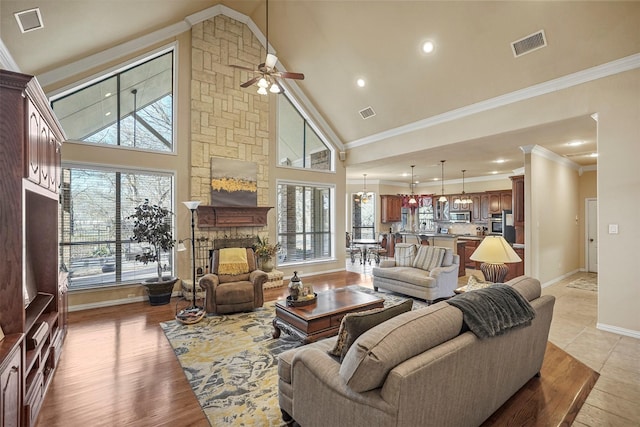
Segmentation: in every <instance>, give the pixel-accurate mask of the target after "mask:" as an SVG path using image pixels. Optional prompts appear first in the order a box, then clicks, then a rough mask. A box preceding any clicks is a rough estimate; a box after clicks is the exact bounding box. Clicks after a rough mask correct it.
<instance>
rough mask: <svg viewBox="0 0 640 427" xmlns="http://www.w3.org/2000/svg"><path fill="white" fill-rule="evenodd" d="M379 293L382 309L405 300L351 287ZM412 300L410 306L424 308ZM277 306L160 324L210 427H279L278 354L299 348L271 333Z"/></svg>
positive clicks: (296, 343) (272, 303) (290, 341)
mask: <svg viewBox="0 0 640 427" xmlns="http://www.w3.org/2000/svg"><path fill="white" fill-rule="evenodd" d="M350 288H354V289H357V290H359V291H362V292H366V293H369V294H376V295H380V296H381V297H382V298H384V299H385V306H388V305H393V304H397V303H399V302H402V301H404V300H405V299H407V297H403V296H399V295H397V294H392V293H387V292H379V293H376V292H374V291H373V290H372V289H368V288H364V287H361V286H350ZM426 306H427V304H426V303H425V302H424V301H420V300H414V304H413V308H414V310H415V309H417V308H422V307H426ZM274 313H275V302H273V301H272V302H268V303H265V305H264V307H262V308H259V309H256V310H254V311H252V312H250V313H238V314H230V315H222V316H209V317H206V318H204V319H203V320H202V321H201V322H200V323H197V324H195V325H183V324H181V323H178V322H176V321H169V322H163V323H160V327H161V328H162V330H163V331H164V333H165V335H166V336H167V339H168V340H169V342H170V343H171V346H172V347H173V350H174V352H175V353H176V356H177V357H178V361H179V362H180V365H182V368H183V370H184V373H185V375H186V376H187V379H188V380H189V383H190V384H191V387H192V388H193V391H194V393H195V395H196V397H197V398H198V401H199V402H200V406H202V409H203V411H204V413H205V415H206V416H207V418H208V420H209V423H210V424H211V425H212V426H223V425H233V426H258V425H259V426H280V425H283V423H282V419H281V414H280V407H279V405H278V355H279V354H280V353H282V352H283V351H285V350H288V349H290V348H294V347H297V346H299V345H301V343H300V342H299V341H295V340H293V339H291V338H290V337H289V336H288V335H287V334H285V333H283V334H282V335H281V336H280V338H279V339H273V338H272V337H271V334H272V332H273V326H271V321H272V320H273V317H274Z"/></svg>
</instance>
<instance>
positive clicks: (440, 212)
mask: <svg viewBox="0 0 640 427" xmlns="http://www.w3.org/2000/svg"><path fill="white" fill-rule="evenodd" d="M440 197H442V196H434V197H432V199H431V202H432V204H433V206H435V217H436V221H449V220H450V219H451V215H450V212H451V211H450V206H451V205H450V200H451V196H444V197H445V199H446V201H445V202H439V201H438V200H439V199H440Z"/></svg>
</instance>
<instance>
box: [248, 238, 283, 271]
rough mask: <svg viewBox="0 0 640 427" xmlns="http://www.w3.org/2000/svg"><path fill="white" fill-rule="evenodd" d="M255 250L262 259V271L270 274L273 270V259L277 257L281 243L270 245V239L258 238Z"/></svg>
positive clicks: (254, 246)
mask: <svg viewBox="0 0 640 427" xmlns="http://www.w3.org/2000/svg"><path fill="white" fill-rule="evenodd" d="M253 249H254V250H255V252H256V256H257V257H258V259H260V269H261V270H262V271H264V272H265V273H269V272H271V271H272V270H273V268H274V265H273V257H275V256H276V254H277V253H278V251H279V250H280V243H276V244H275V245H274V244H271V243H269V238H268V237H260V236H258V237H257V239H256V243H255V244H254V245H253Z"/></svg>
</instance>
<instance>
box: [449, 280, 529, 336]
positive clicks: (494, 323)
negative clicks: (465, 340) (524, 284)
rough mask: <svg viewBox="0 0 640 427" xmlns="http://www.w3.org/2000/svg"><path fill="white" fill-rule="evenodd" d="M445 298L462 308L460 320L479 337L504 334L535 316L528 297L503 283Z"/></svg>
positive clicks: (526, 324)
mask: <svg viewBox="0 0 640 427" xmlns="http://www.w3.org/2000/svg"><path fill="white" fill-rule="evenodd" d="M447 302H448V303H449V304H451V305H452V306H454V307H457V308H458V309H460V311H462V315H463V319H464V322H465V323H466V324H467V326H468V327H469V329H470V330H471V332H473V333H474V334H476V335H477V336H478V338H480V339H483V338H487V337H494V336H496V335H501V334H504V333H505V332H506V331H507V330H509V329H511V328H514V327H517V326H528V325H530V324H531V320H532V319H534V318H535V317H536V312H535V310H534V309H533V307H531V304H529V301H527V300H526V298H524V297H523V296H522V295H521V294H520V293H519V292H518V291H516V290H515V289H513V288H512V287H511V286H508V285H503V284H495V285H492V286H489V287H488V288H483V289H476V290H473V291H469V292H465V293H463V294H460V295H456V296H454V297H453V298H450V299H449V300H447Z"/></svg>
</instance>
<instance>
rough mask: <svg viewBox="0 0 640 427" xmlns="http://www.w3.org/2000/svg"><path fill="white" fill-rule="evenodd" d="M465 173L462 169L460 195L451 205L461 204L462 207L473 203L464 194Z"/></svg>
mask: <svg viewBox="0 0 640 427" xmlns="http://www.w3.org/2000/svg"><path fill="white" fill-rule="evenodd" d="M466 171H467V170H466V169H462V194H461V195H460V196H458V197H457V198H456V200H454V201H453V203H462V204H463V205H466V204H469V203H473V200H471V199H470V198H469V196H467V195H465V192H464V173H465V172H466Z"/></svg>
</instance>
